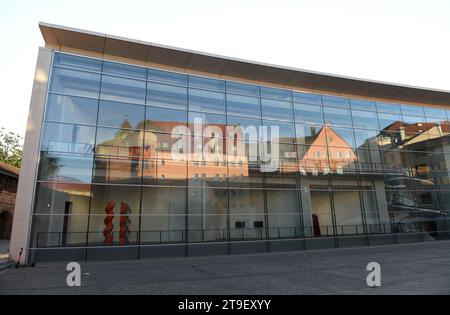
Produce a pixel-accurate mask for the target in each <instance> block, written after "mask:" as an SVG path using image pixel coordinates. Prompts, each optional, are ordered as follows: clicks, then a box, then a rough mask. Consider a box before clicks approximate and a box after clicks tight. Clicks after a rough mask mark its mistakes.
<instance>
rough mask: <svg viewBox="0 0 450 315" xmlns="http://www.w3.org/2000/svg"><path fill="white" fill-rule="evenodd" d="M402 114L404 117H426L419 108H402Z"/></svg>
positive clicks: (404, 106)
mask: <svg viewBox="0 0 450 315" xmlns="http://www.w3.org/2000/svg"><path fill="white" fill-rule="evenodd" d="M401 110H402V114H403V115H410V116H421V117H423V116H424V112H423V108H422V107H419V106H406V105H402V106H401Z"/></svg>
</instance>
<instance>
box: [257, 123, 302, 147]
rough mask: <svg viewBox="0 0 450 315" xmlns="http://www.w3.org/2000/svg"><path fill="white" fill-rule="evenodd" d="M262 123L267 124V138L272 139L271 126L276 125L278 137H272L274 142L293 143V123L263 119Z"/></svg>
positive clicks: (274, 126)
mask: <svg viewBox="0 0 450 315" xmlns="http://www.w3.org/2000/svg"><path fill="white" fill-rule="evenodd" d="M263 125H264V126H267V140H269V141H271V140H272V131H271V130H272V128H277V127H278V134H279V137H278V139H275V138H274V141H276V142H284V143H294V142H295V131H294V124H293V123H285V122H275V121H269V120H264V121H263Z"/></svg>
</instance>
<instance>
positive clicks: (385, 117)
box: [378, 114, 402, 130]
mask: <svg viewBox="0 0 450 315" xmlns="http://www.w3.org/2000/svg"><path fill="white" fill-rule="evenodd" d="M401 121H402V118H401V116H400V115H390V114H378V123H379V125H380V129H381V130H385V129H386V128H387V127H389V126H391V125H392V124H393V123H395V122H401Z"/></svg>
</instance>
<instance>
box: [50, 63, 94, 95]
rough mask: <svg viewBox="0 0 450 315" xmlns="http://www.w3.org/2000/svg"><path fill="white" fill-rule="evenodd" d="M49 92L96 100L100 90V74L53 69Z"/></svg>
mask: <svg viewBox="0 0 450 315" xmlns="http://www.w3.org/2000/svg"><path fill="white" fill-rule="evenodd" d="M49 90H50V92H55V93H62V94H72V95H79V96H86V97H93V98H97V97H98V93H99V90H100V74H95V73H89V72H82V71H77V70H70V69H63V68H54V69H53V72H52V78H51V81H50V88H49Z"/></svg>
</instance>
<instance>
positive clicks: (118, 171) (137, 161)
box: [94, 155, 142, 184]
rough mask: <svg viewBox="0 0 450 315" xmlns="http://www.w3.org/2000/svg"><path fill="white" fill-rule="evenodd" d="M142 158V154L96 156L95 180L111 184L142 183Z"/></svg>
mask: <svg viewBox="0 0 450 315" xmlns="http://www.w3.org/2000/svg"><path fill="white" fill-rule="evenodd" d="M141 180H142V159H141V158H140V156H136V155H135V156H130V157H115V156H105V157H102V156H97V157H96V158H95V167H94V182H96V183H110V184H140V183H141Z"/></svg>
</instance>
